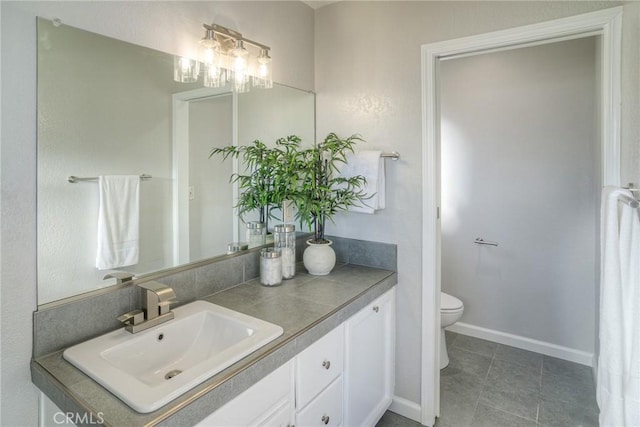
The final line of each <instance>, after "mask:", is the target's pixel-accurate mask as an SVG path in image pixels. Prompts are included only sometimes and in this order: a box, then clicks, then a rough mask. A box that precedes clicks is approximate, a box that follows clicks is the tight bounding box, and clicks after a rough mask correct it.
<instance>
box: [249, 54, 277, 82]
mask: <svg viewBox="0 0 640 427" xmlns="http://www.w3.org/2000/svg"><path fill="white" fill-rule="evenodd" d="M253 85H254V86H255V87H259V88H263V89H271V88H272V87H273V79H272V78H271V58H270V57H269V51H268V50H266V49H262V51H261V52H260V56H259V57H258V67H257V70H256V74H255V75H254V76H253Z"/></svg>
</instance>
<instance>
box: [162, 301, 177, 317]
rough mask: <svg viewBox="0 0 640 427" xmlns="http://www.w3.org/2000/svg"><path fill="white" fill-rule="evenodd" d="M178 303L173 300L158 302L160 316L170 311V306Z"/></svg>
mask: <svg viewBox="0 0 640 427" xmlns="http://www.w3.org/2000/svg"><path fill="white" fill-rule="evenodd" d="M178 302H180V301H178V300H177V299H175V298H174V299H170V300H167V301H161V302H159V303H158V307H159V308H160V315H163V314H167V313H168V312H169V311H171V304H176V303H178Z"/></svg>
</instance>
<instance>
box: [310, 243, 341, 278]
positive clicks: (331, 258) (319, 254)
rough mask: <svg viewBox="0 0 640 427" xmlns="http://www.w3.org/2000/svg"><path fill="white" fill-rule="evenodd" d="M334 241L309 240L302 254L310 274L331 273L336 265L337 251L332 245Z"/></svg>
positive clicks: (323, 274) (321, 274)
mask: <svg viewBox="0 0 640 427" xmlns="http://www.w3.org/2000/svg"><path fill="white" fill-rule="evenodd" d="M332 244H333V242H332V241H331V240H329V241H328V243H313V242H311V240H307V245H309V246H307V248H306V249H305V250H304V253H303V254H302V262H303V264H304V267H305V268H306V269H307V271H308V272H309V274H312V275H314V276H326V275H327V274H329V273H331V270H333V267H335V265H336V253H335V251H334V250H333V248H332V247H331V245H332Z"/></svg>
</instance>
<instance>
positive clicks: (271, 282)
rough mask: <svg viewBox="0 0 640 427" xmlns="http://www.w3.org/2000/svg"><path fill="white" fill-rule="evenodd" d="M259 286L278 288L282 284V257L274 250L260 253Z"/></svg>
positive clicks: (266, 249)
mask: <svg viewBox="0 0 640 427" xmlns="http://www.w3.org/2000/svg"><path fill="white" fill-rule="evenodd" d="M260 284H261V285H263V286H278V285H280V284H282V257H281V255H280V252H278V251H277V250H275V248H265V249H262V250H261V251H260Z"/></svg>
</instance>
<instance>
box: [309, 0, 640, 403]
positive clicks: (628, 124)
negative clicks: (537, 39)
mask: <svg viewBox="0 0 640 427" xmlns="http://www.w3.org/2000/svg"><path fill="white" fill-rule="evenodd" d="M616 4H617V3H611V2H483V1H480V2H449V1H443V2H385V1H382V2H338V3H333V4H331V5H328V6H325V7H323V8H320V9H318V10H317V11H316V23H315V25H316V50H315V53H316V60H315V63H316V92H317V128H318V132H317V134H318V137H319V138H321V137H322V136H323V135H325V134H326V133H327V132H329V131H335V132H337V133H339V134H343V135H348V134H351V133H354V132H360V133H362V134H363V136H364V138H365V139H366V140H368V141H369V143H368V144H367V146H368V147H372V148H373V147H376V148H381V149H384V150H397V151H398V152H400V155H401V159H400V161H398V162H393V163H391V162H388V164H387V208H386V209H385V210H384V211H382V212H379V213H376V214H375V215H369V216H367V215H361V214H346V215H340V217H339V218H337V220H336V222H337V225H336V226H333V225H331V224H330V225H329V227H328V228H329V229H328V232H329V233H330V234H337V235H341V236H345V237H352V238H360V239H370V240H376V241H382V242H390V243H397V244H398V268H399V271H398V282H399V283H398V300H397V305H398V320H397V325H398V326H397V328H398V330H397V335H396V336H397V347H396V349H397V352H396V354H397V357H396V361H397V363H396V395H397V396H398V397H401V398H404V399H407V400H408V401H409V402H413V403H418V402H420V344H421V343H420V317H421V307H420V299H421V268H422V267H421V263H420V260H421V232H422V226H421V218H422V212H421V202H422V201H421V189H420V182H421V173H422V165H421V161H420V159H421V152H422V147H421V138H422V135H421V117H422V116H421V114H422V113H421V77H422V76H421V70H420V47H421V45H423V44H427V43H431V42H436V41H442V40H448V39H453V38H458V37H464V36H469V35H473V34H480V33H485V32H490V31H496V30H501V29H506V28H511V27H515V26H520V25H526V24H531V23H535V22H540V21H546V20H551V19H555V18H561V17H565V16H570V15H577V14H579V13H584V12H590V11H593V10H597V9H602V8H606V7H612V6H614V5H616ZM624 13H625V16H624V22H623V26H624V29H623V33H624V34H623V70H624V75H623V87H622V93H623V97H624V98H623V106H622V110H623V112H622V118H623V129H622V155H623V159H622V164H623V180H635V181H636V182H637V181H639V180H640V167H639V166H640V143H639V142H638V141H639V139H640V138H638V134H639V129H640V123H638V121H637V117H638V116H639V115H640V108H639V105H638V97H639V92H638V79H637V76H638V74H639V73H640V58H639V52H638V44H637V40H638V25H639V24H640V4H638V3H632V2H630V3H627V4H625V7H624ZM409 406H411V403H409ZM413 409H416V407H415V405H414V408H413Z"/></svg>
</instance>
